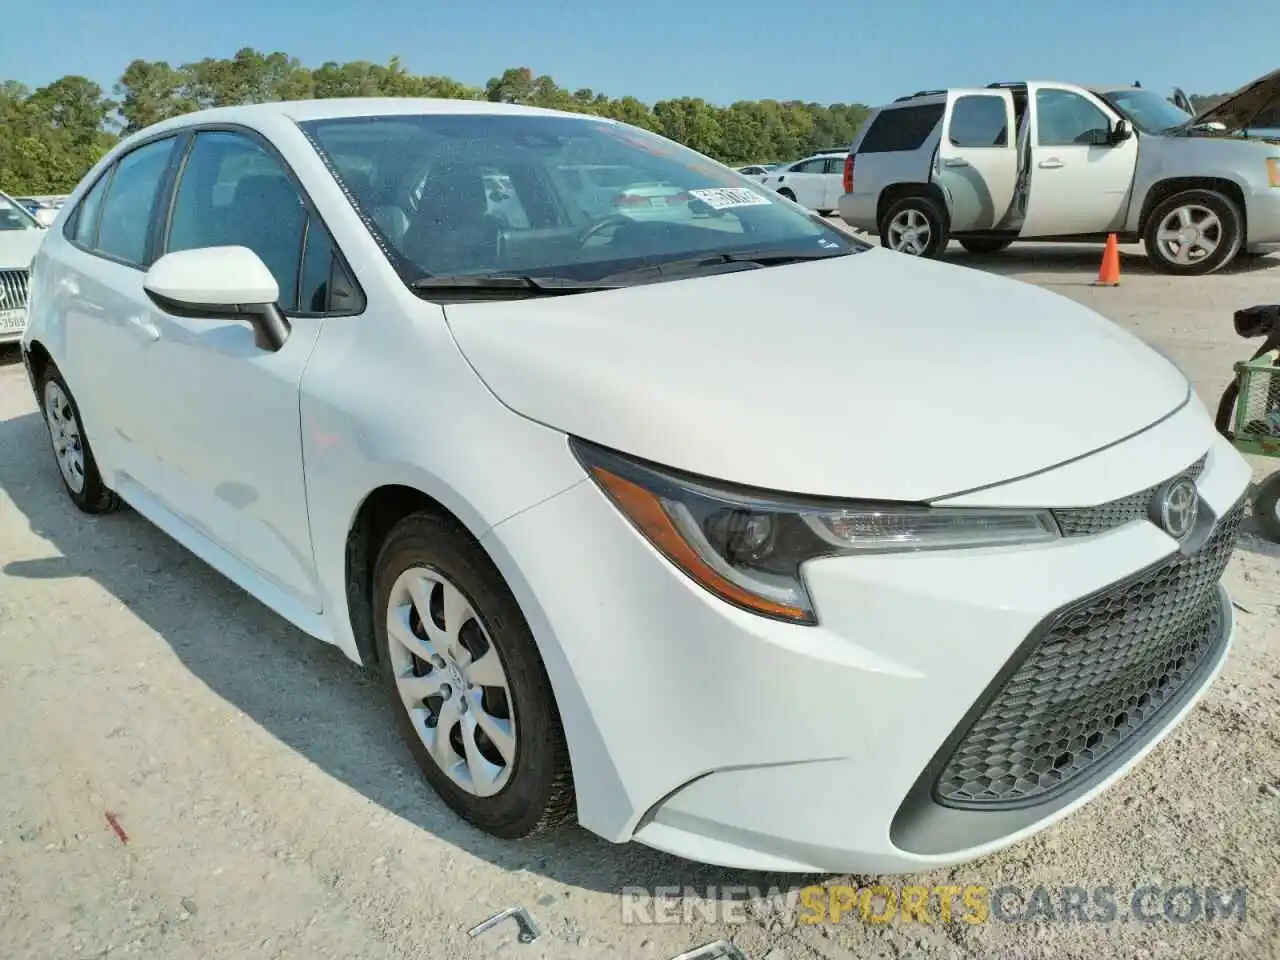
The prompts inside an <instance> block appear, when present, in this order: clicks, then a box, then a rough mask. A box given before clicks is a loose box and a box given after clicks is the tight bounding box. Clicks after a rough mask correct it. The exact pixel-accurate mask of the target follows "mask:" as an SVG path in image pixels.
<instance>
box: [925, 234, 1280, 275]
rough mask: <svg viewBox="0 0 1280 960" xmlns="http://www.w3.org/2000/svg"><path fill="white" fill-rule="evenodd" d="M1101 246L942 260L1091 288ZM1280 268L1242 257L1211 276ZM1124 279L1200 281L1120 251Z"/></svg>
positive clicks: (1033, 246) (1026, 247)
mask: <svg viewBox="0 0 1280 960" xmlns="http://www.w3.org/2000/svg"><path fill="white" fill-rule="evenodd" d="M1102 250H1103V247H1102V244H1097V245H1078V244H1070V245H1064V244H1048V243H1044V244H1041V243H1026V244H1014V245H1013V246H1012V247H1009V248H1008V249H1007V250H1002V251H1000V252H999V253H993V254H975V253H969V252H967V251H965V250H962V249H960V248H959V247H953V248H951V249H949V250H948V251H947V253H946V255H945V256H944V257H943V259H944V260H945V261H946V262H947V263H954V264H956V265H957V266H964V267H976V268H977V269H979V270H986V271H987V272H988V273H997V274H1001V275H1008V276H1017V275H1018V274H1022V273H1035V274H1038V275H1055V274H1063V275H1071V276H1072V277H1073V279H1072V281H1065V280H1048V281H1044V282H1045V283H1046V285H1055V284H1056V285H1062V284H1066V283H1069V284H1070V285H1077V284H1079V285H1089V284H1092V283H1093V282H1094V280H1095V279H1096V277H1097V274H1098V268H1099V267H1100V266H1101V265H1102ZM1278 267H1280V256H1277V255H1274V254H1268V255H1266V256H1257V257H1241V258H1239V259H1237V260H1235V261H1234V262H1233V263H1231V264H1229V265H1228V266H1226V267H1224V268H1223V269H1222V270H1220V271H1218V272H1217V273H1214V274H1211V275H1210V276H1215V277H1226V276H1241V275H1244V274H1252V273H1258V272H1261V271H1266V270H1272V269H1275V268H1278ZM1125 276H1139V277H1160V278H1165V279H1168V280H1169V281H1170V282H1175V283H1182V282H1192V283H1194V282H1195V281H1196V280H1198V279H1199V278H1198V277H1169V276H1167V275H1165V274H1162V273H1160V271H1158V270H1156V269H1155V268H1154V267H1152V266H1151V262H1150V260H1148V259H1147V256H1146V254H1145V253H1142V252H1140V251H1135V250H1124V249H1122V250H1121V251H1120V279H1121V282H1122V283H1123V282H1124V277H1125Z"/></svg>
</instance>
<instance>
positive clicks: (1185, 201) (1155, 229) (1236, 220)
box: [1142, 190, 1244, 277]
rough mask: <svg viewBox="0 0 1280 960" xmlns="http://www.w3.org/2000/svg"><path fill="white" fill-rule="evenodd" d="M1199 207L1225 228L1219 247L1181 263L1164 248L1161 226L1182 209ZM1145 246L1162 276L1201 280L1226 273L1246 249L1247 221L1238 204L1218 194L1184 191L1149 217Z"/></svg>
mask: <svg viewBox="0 0 1280 960" xmlns="http://www.w3.org/2000/svg"><path fill="white" fill-rule="evenodd" d="M1188 206H1197V207H1202V208H1204V209H1207V210H1209V211H1211V212H1212V213H1213V214H1214V216H1216V217H1217V218H1218V222H1219V223H1220V224H1221V225H1222V226H1221V228H1220V230H1219V231H1218V237H1217V240H1218V245H1217V247H1216V248H1215V249H1214V251H1213V253H1211V254H1209V256H1207V257H1203V258H1201V259H1198V260H1192V261H1191V262H1189V263H1178V262H1177V261H1176V260H1175V259H1173V257H1172V255H1171V254H1170V253H1169V252H1168V251H1167V250H1166V249H1165V248H1164V247H1163V246H1162V245H1161V244H1160V241H1159V240H1158V239H1157V234H1158V233H1159V232H1160V225H1161V224H1162V223H1163V222H1164V220H1165V218H1166V217H1168V216H1169V214H1171V213H1173V212H1174V211H1175V210H1177V209H1178V208H1179V207H1188ZM1142 242H1143V245H1144V246H1145V247H1146V250H1147V259H1148V260H1150V261H1151V266H1152V267H1153V268H1154V269H1156V270H1158V271H1159V272H1160V273H1167V274H1172V275H1174V276H1185V277H1199V276H1204V275H1205V274H1209V273H1213V272H1214V271H1216V270H1220V269H1222V268H1223V267H1224V266H1226V265H1227V264H1228V263H1230V262H1231V261H1232V260H1234V259H1235V258H1236V256H1237V255H1239V253H1240V250H1241V248H1242V247H1243V245H1244V218H1243V217H1242V216H1241V214H1240V208H1239V207H1238V206H1236V204H1235V201H1233V200H1232V199H1231V198H1230V197H1228V196H1226V195H1225V194H1221V193H1219V192H1218V191H1216V190H1183V191H1182V192H1181V193H1175V194H1174V195H1173V196H1171V197H1168V198H1167V199H1165V200H1162V201H1161V202H1160V203H1158V204H1157V205H1156V207H1155V209H1154V210H1152V211H1151V213H1150V214H1149V215H1148V216H1147V222H1146V226H1145V227H1144V228H1143V231H1142Z"/></svg>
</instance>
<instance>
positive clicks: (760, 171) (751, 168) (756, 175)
mask: <svg viewBox="0 0 1280 960" xmlns="http://www.w3.org/2000/svg"><path fill="white" fill-rule="evenodd" d="M776 166H777V164H774V163H752V164H748V165H747V166H745V167H736V168H735V169H736V170H737V171H738V172H739V173H740V174H742V175H743V176H744V177H747V178H748V179H751V180H755V181H757V182H759V183H763V182H764V178H765V177H767V176H768V175H769V174H770V173H771V172H772V171H773V169H774V168H775V167H776Z"/></svg>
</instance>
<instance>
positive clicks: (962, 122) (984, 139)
mask: <svg viewBox="0 0 1280 960" xmlns="http://www.w3.org/2000/svg"><path fill="white" fill-rule="evenodd" d="M948 134H949V136H950V139H951V144H952V146H956V147H1007V146H1008V145H1009V112H1008V108H1007V106H1006V104H1005V99H1004V97H996V96H989V95H985V94H966V95H965V96H963V97H959V98H958V99H957V100H956V102H955V103H954V104H953V105H952V107H951V128H950V130H949V131H948Z"/></svg>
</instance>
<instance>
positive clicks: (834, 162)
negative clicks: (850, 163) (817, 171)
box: [823, 157, 845, 177]
mask: <svg viewBox="0 0 1280 960" xmlns="http://www.w3.org/2000/svg"><path fill="white" fill-rule="evenodd" d="M844 161H845V158H844V157H827V166H826V170H824V171H823V172H824V173H838V174H840V176H842V177H843V176H844Z"/></svg>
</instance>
